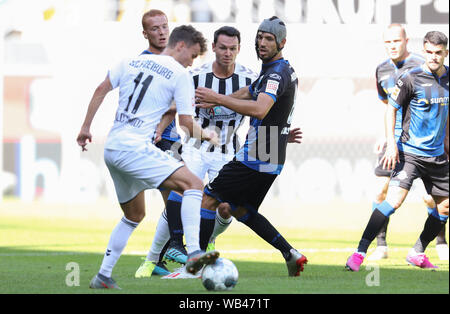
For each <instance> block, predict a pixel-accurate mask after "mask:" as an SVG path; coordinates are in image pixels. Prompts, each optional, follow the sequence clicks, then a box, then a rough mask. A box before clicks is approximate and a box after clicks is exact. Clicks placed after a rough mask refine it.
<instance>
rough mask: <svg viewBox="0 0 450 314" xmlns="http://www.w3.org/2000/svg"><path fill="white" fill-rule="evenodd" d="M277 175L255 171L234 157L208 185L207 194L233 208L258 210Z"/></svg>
mask: <svg viewBox="0 0 450 314" xmlns="http://www.w3.org/2000/svg"><path fill="white" fill-rule="evenodd" d="M276 177H277V175H276V174H269V173H264V172H258V171H255V170H253V169H250V168H249V167H247V166H245V165H244V164H242V163H241V162H239V161H236V160H235V159H233V160H232V161H230V162H229V163H227V164H225V165H224V166H223V168H222V169H221V170H220V171H219V173H218V175H217V177H215V178H214V179H212V180H211V181H210V182H209V183H208V184H207V185H206V187H205V194H206V195H209V196H211V197H213V198H215V199H216V200H218V201H219V202H227V203H229V204H230V205H231V208H232V209H236V208H237V207H238V206H242V207H245V208H246V209H247V210H249V211H251V212H256V211H258V209H259V206H260V205H261V203H262V201H263V200H264V197H265V196H266V194H267V192H268V191H269V189H270V187H271V186H272V183H273V182H274V180H275V178H276Z"/></svg>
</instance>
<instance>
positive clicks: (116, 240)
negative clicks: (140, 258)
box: [99, 217, 139, 277]
mask: <svg viewBox="0 0 450 314" xmlns="http://www.w3.org/2000/svg"><path fill="white" fill-rule="evenodd" d="M138 224H139V223H136V222H133V221H131V220H128V219H127V218H125V217H122V219H121V220H120V221H119V223H118V224H117V226H116V227H115V228H114V230H113V231H112V233H111V237H110V238H109V243H108V247H107V249H106V253H105V255H104V256H103V262H102V265H101V267H100V271H99V273H100V274H102V275H103V276H105V277H111V273H112V270H113V268H114V266H115V265H116V263H117V261H118V260H119V258H120V255H121V254H122V251H123V249H124V248H125V246H126V245H127V243H128V239H129V238H130V236H131V234H132V233H133V231H134V229H136V227H137V226H138Z"/></svg>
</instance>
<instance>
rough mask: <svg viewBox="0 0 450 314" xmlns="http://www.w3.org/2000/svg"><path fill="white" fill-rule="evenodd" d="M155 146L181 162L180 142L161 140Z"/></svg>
mask: <svg viewBox="0 0 450 314" xmlns="http://www.w3.org/2000/svg"><path fill="white" fill-rule="evenodd" d="M155 146H156V147H158V148H159V149H160V150H162V151H163V152H165V153H167V154H168V155H170V156H172V157H174V158H175V159H176V160H183V159H182V158H181V152H182V145H181V143H180V142H175V141H170V140H167V139H165V138H163V139H161V141H159V142H158V143H156V145H155Z"/></svg>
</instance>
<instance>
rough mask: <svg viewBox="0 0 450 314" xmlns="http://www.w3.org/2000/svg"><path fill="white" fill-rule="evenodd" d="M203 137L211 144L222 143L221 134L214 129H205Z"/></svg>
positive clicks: (217, 144)
mask: <svg viewBox="0 0 450 314" xmlns="http://www.w3.org/2000/svg"><path fill="white" fill-rule="evenodd" d="M202 139H204V140H207V141H208V142H210V143H211V144H213V145H215V146H219V145H220V139H219V135H217V133H216V132H215V131H213V130H203V131H202Z"/></svg>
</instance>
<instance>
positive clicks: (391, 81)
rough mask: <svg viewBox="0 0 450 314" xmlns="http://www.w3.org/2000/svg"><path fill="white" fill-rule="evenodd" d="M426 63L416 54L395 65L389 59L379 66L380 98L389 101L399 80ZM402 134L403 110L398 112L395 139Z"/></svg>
mask: <svg viewBox="0 0 450 314" xmlns="http://www.w3.org/2000/svg"><path fill="white" fill-rule="evenodd" d="M423 63H424V59H423V58H422V57H421V56H419V55H417V54H414V53H411V54H410V55H409V56H408V57H407V58H406V59H405V60H403V61H400V62H398V63H394V62H393V61H392V60H391V59H387V60H386V61H384V62H382V63H381V64H379V65H378V66H377V69H376V73H375V76H376V80H377V91H378V98H380V99H381V100H382V101H385V100H388V95H389V94H390V93H391V92H392V90H393V89H394V87H395V82H396V81H397V78H398V77H399V76H400V75H401V74H402V73H404V72H405V71H408V70H410V69H412V68H415V67H417V66H419V65H422V64H423ZM401 133H402V110H401V109H400V110H398V111H397V116H396V122H395V138H396V139H398V138H399V137H400V134H401Z"/></svg>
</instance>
